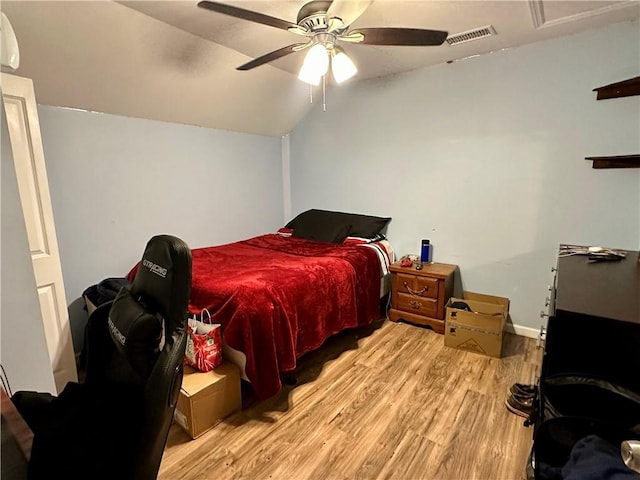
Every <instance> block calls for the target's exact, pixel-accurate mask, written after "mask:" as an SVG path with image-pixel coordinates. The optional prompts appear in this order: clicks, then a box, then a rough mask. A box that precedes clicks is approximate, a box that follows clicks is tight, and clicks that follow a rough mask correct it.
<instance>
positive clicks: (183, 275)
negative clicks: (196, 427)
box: [131, 235, 191, 479]
mask: <svg viewBox="0 0 640 480" xmlns="http://www.w3.org/2000/svg"><path fill="white" fill-rule="evenodd" d="M190 293H191V250H190V249H189V247H188V246H187V244H186V243H185V242H183V241H182V240H180V239H178V238H176V237H171V236H168V235H160V236H156V237H153V238H152V239H151V240H149V242H148V243H147V247H146V249H145V251H144V254H143V256H142V262H141V264H140V268H139V269H138V273H137V274H136V278H135V280H134V281H133V285H132V286H131V294H132V295H133V296H134V298H135V297H140V298H141V299H142V301H143V302H146V303H147V305H148V308H150V309H152V310H153V312H154V313H156V314H159V315H160V316H161V317H162V318H163V319H164V346H163V348H162V350H161V352H160V354H159V356H158V358H157V360H156V362H155V365H154V366H153V368H152V369H151V373H150V375H149V377H148V380H147V382H146V385H145V390H144V403H143V405H144V407H143V408H144V410H145V414H144V419H143V428H142V433H141V436H140V439H139V455H140V457H141V461H136V462H135V465H134V478H136V479H147V478H148V479H152V478H156V476H157V473H158V469H159V468H160V461H161V459H162V453H163V451H164V447H165V444H166V441H167V436H168V434H169V428H170V426H171V421H172V419H173V414H174V411H175V407H176V402H177V398H178V393H179V392H180V386H181V384H182V373H183V371H182V362H183V359H184V353H185V348H186V345H187V308H188V305H189V295H190Z"/></svg>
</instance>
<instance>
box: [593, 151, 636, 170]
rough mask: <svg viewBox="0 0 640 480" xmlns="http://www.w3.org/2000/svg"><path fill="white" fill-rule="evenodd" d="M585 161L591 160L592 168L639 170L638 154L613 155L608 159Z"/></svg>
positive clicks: (594, 158)
mask: <svg viewBox="0 0 640 480" xmlns="http://www.w3.org/2000/svg"><path fill="white" fill-rule="evenodd" d="M585 160H593V166H592V168H634V167H635V168H639V167H640V154H634V155H615V156H609V157H585Z"/></svg>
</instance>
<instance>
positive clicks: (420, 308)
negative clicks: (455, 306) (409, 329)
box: [396, 293, 438, 317]
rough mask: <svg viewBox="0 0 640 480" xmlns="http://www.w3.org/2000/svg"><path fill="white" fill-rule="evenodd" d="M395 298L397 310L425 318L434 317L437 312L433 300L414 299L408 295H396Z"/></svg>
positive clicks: (424, 298) (435, 301)
mask: <svg viewBox="0 0 640 480" xmlns="http://www.w3.org/2000/svg"><path fill="white" fill-rule="evenodd" d="M396 298H397V302H396V308H397V309H398V310H403V311H405V312H411V313H414V314H416V315H425V316H427V317H434V316H435V315H436V313H437V312H438V301H437V300H435V299H433V298H426V297H416V296H414V295H410V294H408V293H398V294H397V297H396Z"/></svg>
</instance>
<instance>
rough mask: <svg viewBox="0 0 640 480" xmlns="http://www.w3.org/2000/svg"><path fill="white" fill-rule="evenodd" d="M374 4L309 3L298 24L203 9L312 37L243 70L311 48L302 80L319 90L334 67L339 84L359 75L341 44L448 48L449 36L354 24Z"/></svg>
mask: <svg viewBox="0 0 640 480" xmlns="http://www.w3.org/2000/svg"><path fill="white" fill-rule="evenodd" d="M372 1H373V0H334V1H326V0H314V1H312V2H309V3H307V4H305V5H304V6H303V7H302V8H301V9H300V11H299V12H298V18H297V20H296V23H293V22H289V21H287V20H281V19H279V18H275V17H271V16H269V15H264V14H262V13H258V12H254V11H251V10H245V9H244V8H239V7H235V6H232V5H227V4H224V3H219V2H211V1H207V0H203V1H201V2H199V3H198V7H200V8H204V9H207V10H212V11H214V12H217V13H222V14H225V15H230V16H232V17H236V18H241V19H244V20H249V21H251V22H256V23H261V24H263V25H268V26H270V27H275V28H280V29H283V30H288V31H289V32H291V33H295V34H297V35H301V36H303V37H306V41H304V42H302V43H294V44H292V45H287V46H286V47H282V48H280V49H278V50H275V51H273V52H270V53H267V54H266V55H262V56H261V57H258V58H256V59H254V60H251V61H250V62H247V63H245V64H244V65H240V66H239V67H238V68H237V70H251V69H252V68H256V67H259V66H260V65H264V64H266V63H269V62H272V61H274V60H277V59H279V58H282V57H284V56H286V55H289V54H291V53H294V52H299V51H302V50H305V49H307V48H308V49H309V51H308V52H307V55H306V57H305V59H304V62H303V65H302V68H301V69H300V72H299V74H298V78H300V80H302V81H304V82H307V83H309V84H311V85H318V84H319V83H320V79H321V78H322V77H323V76H324V75H325V74H326V72H327V70H328V69H329V63H330V62H331V71H332V73H333V76H334V78H335V80H336V82H337V83H341V82H343V81H344V80H347V79H348V78H351V77H352V76H353V75H355V74H356V73H357V68H356V66H355V65H354V63H353V61H351V59H350V58H349V57H348V56H347V54H346V53H345V52H344V50H343V48H341V47H339V46H338V42H346V43H352V44H358V43H361V44H363V45H394V46H403V45H413V46H437V45H442V43H444V41H445V40H446V38H447V35H448V32H444V31H441V30H424V29H418V28H396V27H377V28H356V29H354V30H350V25H351V24H352V23H353V22H354V21H355V20H356V19H357V18H358V17H359V16H360V15H362V14H363V13H364V11H365V10H366V9H367V8H368V7H369V5H371V3H372Z"/></svg>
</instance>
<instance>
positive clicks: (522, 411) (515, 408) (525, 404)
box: [504, 394, 533, 418]
mask: <svg viewBox="0 0 640 480" xmlns="http://www.w3.org/2000/svg"><path fill="white" fill-rule="evenodd" d="M504 404H505V405H506V407H507V410H509V411H510V412H511V413H515V414H516V415H520V416H521V417H525V418H529V414H530V413H531V408H532V406H533V398H532V397H525V396H521V395H518V394H509V395H508V396H507V399H506V400H505V402H504Z"/></svg>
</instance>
